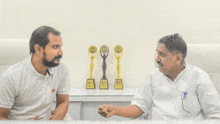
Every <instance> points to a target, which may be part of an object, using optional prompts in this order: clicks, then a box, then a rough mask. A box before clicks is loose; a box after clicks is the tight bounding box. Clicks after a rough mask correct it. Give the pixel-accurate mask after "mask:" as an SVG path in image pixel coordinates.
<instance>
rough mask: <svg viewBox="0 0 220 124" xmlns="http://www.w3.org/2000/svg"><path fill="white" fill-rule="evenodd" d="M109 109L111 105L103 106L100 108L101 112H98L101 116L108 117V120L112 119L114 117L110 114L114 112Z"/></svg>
mask: <svg viewBox="0 0 220 124" xmlns="http://www.w3.org/2000/svg"><path fill="white" fill-rule="evenodd" d="M109 107H110V105H101V106H99V111H98V113H99V114H100V115H101V116H103V117H106V118H108V117H111V116H112V115H111V114H110V112H111V111H112V110H110V109H109Z"/></svg>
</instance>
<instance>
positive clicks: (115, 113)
mask: <svg viewBox="0 0 220 124" xmlns="http://www.w3.org/2000/svg"><path fill="white" fill-rule="evenodd" d="M112 107H113V110H114V111H115V112H114V115H118V107H117V106H114V105H112Z"/></svg>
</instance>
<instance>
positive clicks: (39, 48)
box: [34, 44, 43, 54]
mask: <svg viewBox="0 0 220 124" xmlns="http://www.w3.org/2000/svg"><path fill="white" fill-rule="evenodd" d="M34 50H35V53H37V54H39V53H41V52H43V47H41V46H40V45H39V44H35V45H34Z"/></svg>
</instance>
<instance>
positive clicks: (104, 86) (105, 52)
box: [99, 45, 109, 89]
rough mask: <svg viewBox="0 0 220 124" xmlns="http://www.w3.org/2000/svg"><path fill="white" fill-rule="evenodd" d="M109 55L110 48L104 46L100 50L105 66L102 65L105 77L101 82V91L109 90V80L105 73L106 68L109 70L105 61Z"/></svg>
mask: <svg viewBox="0 0 220 124" xmlns="http://www.w3.org/2000/svg"><path fill="white" fill-rule="evenodd" d="M108 54H109V49H108V46H106V45H102V46H101V48H100V55H101V56H102V58H103V64H102V70H103V76H102V79H101V81H100V86H99V89H108V80H107V78H106V75H105V71H106V68H107V65H106V61H105V60H106V58H107V56H108Z"/></svg>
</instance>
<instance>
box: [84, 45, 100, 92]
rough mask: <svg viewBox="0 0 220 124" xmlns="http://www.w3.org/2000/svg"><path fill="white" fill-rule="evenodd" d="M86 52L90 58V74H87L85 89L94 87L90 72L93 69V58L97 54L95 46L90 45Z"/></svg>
mask: <svg viewBox="0 0 220 124" xmlns="http://www.w3.org/2000/svg"><path fill="white" fill-rule="evenodd" d="M88 54H89V57H90V59H91V64H90V76H89V79H87V82H86V89H95V80H94V79H93V76H92V72H93V69H94V63H93V60H94V58H95V57H96V56H97V48H96V47H95V46H90V47H89V53H88Z"/></svg>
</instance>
